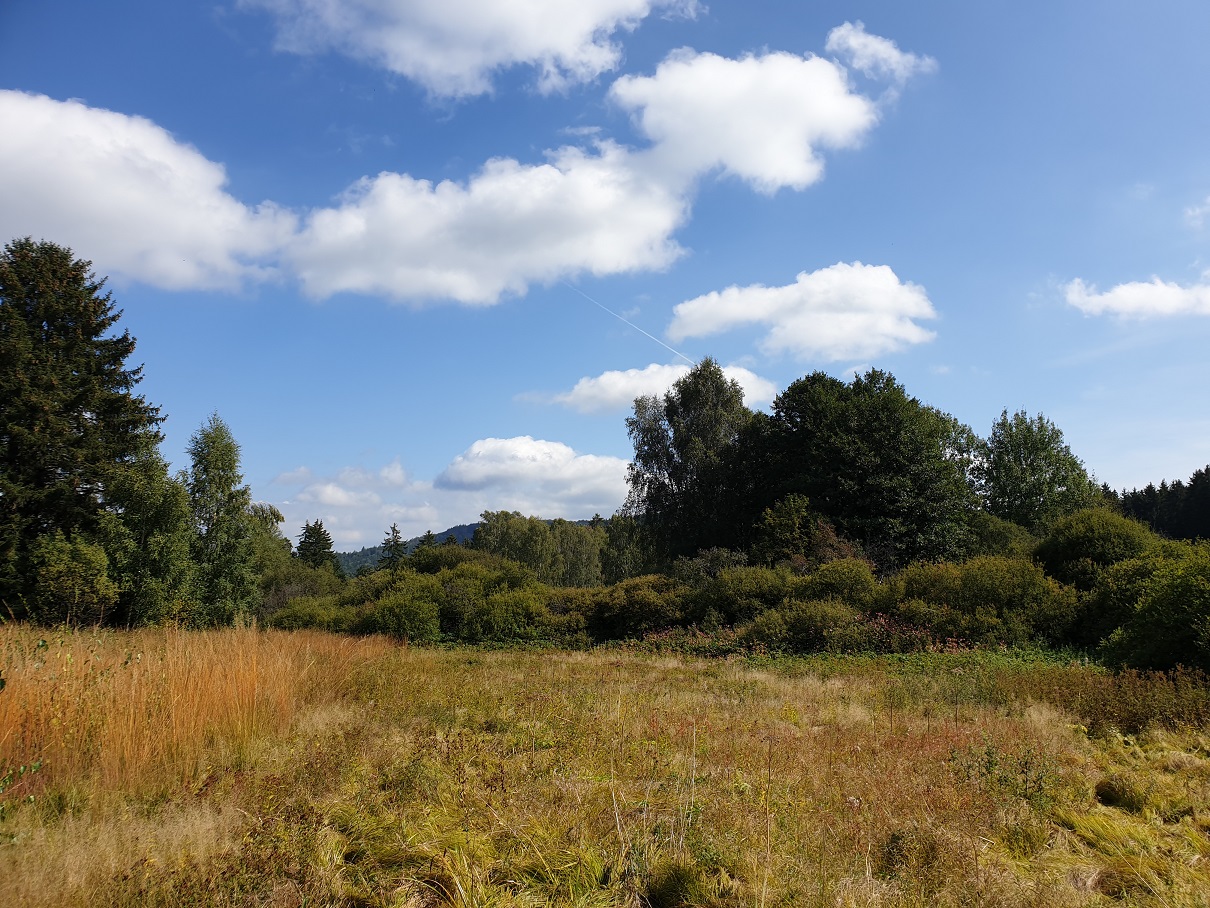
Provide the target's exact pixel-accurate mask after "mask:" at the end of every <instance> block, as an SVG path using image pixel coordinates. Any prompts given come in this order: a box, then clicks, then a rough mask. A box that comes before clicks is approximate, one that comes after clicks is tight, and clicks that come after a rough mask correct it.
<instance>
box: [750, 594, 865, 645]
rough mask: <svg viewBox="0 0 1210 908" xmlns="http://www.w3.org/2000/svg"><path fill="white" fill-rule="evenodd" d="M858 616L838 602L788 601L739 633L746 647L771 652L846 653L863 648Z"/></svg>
mask: <svg viewBox="0 0 1210 908" xmlns="http://www.w3.org/2000/svg"><path fill="white" fill-rule="evenodd" d="M861 623H862V621H861V613H860V612H859V611H858V610H857V609H855V608H853V607H852V606H851V605H848V604H847V603H844V602H841V601H840V600H838V599H814V600H810V601H801V600H797V599H788V600H786V601H785V602H784V603H782V605H781V607H780V608H777V609H771V610H769V611H767V612H765V613H763V614H761V615H759V616H758V617H757V618H756V619H755V620H753V621H752V622H751V623H749V624H748V625H747V626H746V627H745V628H743V630H741V631H740V639H741V640H742V641H743V642H744V643H745V644H747V645H749V646H760V647H763V648H765V649H768V650H771V651H773V652H787V653H816V652H825V651H828V652H849V651H852V650H859V649H862V648H864V647H863V645H862V644H863V643H864V635H863V633H862V629H861Z"/></svg>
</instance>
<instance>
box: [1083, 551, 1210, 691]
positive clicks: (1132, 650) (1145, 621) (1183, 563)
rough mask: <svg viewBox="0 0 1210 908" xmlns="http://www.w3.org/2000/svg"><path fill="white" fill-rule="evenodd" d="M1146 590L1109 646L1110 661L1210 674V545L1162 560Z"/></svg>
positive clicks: (1113, 634)
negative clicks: (1182, 555) (1179, 556)
mask: <svg viewBox="0 0 1210 908" xmlns="http://www.w3.org/2000/svg"><path fill="white" fill-rule="evenodd" d="M1141 587H1142V589H1141V594H1140V596H1139V599H1138V603H1137V604H1136V605H1135V607H1134V610H1133V612H1132V613H1131V614H1130V616H1129V618H1128V619H1127V620H1126V622H1125V623H1124V624H1123V625H1122V627H1120V628H1118V629H1117V630H1116V631H1114V632H1113V633H1112V634H1111V635H1110V637H1109V640H1108V641H1107V644H1106V652H1107V653H1108V654H1109V655H1110V657H1111V658H1112V659H1114V660H1115V661H1117V662H1119V663H1121V664H1123V665H1129V666H1132V667H1135V668H1143V669H1161V670H1164V669H1171V668H1175V667H1176V666H1178V665H1180V666H1184V667H1186V668H1195V669H1199V670H1201V671H1210V545H1207V544H1201V545H1198V546H1186V547H1185V555H1184V557H1183V558H1165V559H1163V560H1162V561H1160V562H1159V563H1158V564H1157V565H1156V566H1155V570H1154V572H1153V573H1152V575H1151V577H1150V578H1148V579H1147V580H1145V581H1143V582H1142V584H1141Z"/></svg>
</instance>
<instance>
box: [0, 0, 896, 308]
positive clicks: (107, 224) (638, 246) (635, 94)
mask: <svg viewBox="0 0 1210 908" xmlns="http://www.w3.org/2000/svg"><path fill="white" fill-rule="evenodd" d="M474 2H478V0H461V2H460V0H453V2H447V3H446V4H445V6H443V7H441V9H438V7H437V5H436V4H435V3H434V4H432V5H431V9H430V7H429V5H425V4H422V3H414V4H412V5H410V6H408V7H407V8H406V9H407V10H408V13H407V14H408V15H412V14H413V13H414V14H416V15H420V14H421V12H424V15H428V14H430V13H431V14H432V15H435V16H441V15H445V12H446V11H448V10H455V9H457V10H462V11H463V12H466V11H467V9H469V8H470V7H469V4H472V3H474ZM544 2H547V0H542V2H538V0H530V3H529V5H528V6H525V4H521V6H524V8H525V9H526V10H530V12H533V11H534V10H538V9H541V8H544V7H543V6H542V3H544ZM426 3H427V0H426ZM610 3H612V4H614V5H613V6H610V5H609V4H610ZM624 3H630V4H632V7H633V8H634V9H636V10H639V11H640V12H641V14H642V15H647V13H648V12H650V11H651V10H652V9H654V8H656V7H660V8H662V9H666V10H689V11H692V10H694V9H696V4H695V3H694V2H691V0H667V2H663V0H586V2H585V3H582V4H562V3H561V4H560V8H562V7H567V8H568V9H569V10H570V9H572V8H573V7H574V8H577V9H579V8H581V7H586V8H591V10H595V12H592V13H591V14H592V15H594V16H597V17H598V18H599V17H600V16H601V15H604V13H602V10H606V9H610V10H614V12H617V11H618V10H620V9H622V4H624ZM514 6H516V5H515V4H514V5H510V4H503V5H501V4H495V5H494V6H492V7H491V8H490V9H489V10H488V11H487V12H485V13H484V16H485V17H486V18H487V19H491V18H492V17H493V16H495V17H497V18H500V17H503V18H505V19H507V18H509V17H510V16H514V15H518V16H522V18H524V16H523V15H522V14H521V13H519V12H517V11H516V10H513V12H507V11H506V12H500V11H499V10H512V9H513V7H514ZM531 7H532V9H531ZM274 9H277V10H278V11H279V12H282V13H283V15H284V14H285V12H283V11H289V10H293V13H291V15H295V14H297V15H299V16H302V15H303V14H304V13H305V14H306V15H308V16H309V15H312V14H315V15H320V13H322V16H326V17H336V18H337V19H339V20H341V21H344V19H345V18H348V17H352V19H355V20H357V21H362V19H359V18H358V17H362V18H363V19H364V17H366V16H368V15H369V13H368V12H367V11H369V10H372V9H375V10H379V11H380V12H381V13H382V15H384V16H387V17H388V18H389V17H390V16H392V15H396V14H399V15H403V14H402V13H399V10H402V9H404V6H402V5H398V4H397V5H391V4H390V3H387V2H386V0H373V2H371V0H364V2H362V0H358V2H357V3H346V4H340V3H336V2H334V0H307V2H306V3H293V4H290V3H286V2H284V0H283V2H281V3H277V4H276V5H274ZM518 9H520V6H519V7H518ZM591 10H590V12H591ZM418 11H421V12H418ZM425 11H427V12H425ZM434 11H435V12H434ZM638 14H639V13H637V12H636V13H635V15H638ZM525 15H528V13H527V14H525ZM559 15H563V13H559ZM566 15H568V16H573V17H574V16H576V15H580V13H573V12H568V13H567V14H566ZM611 15H612V14H611ZM619 15H621V14H620V13H619ZM623 18H624V17H623ZM606 19H607V20H608V21H610V22H613V21H615V20H614V19H608V17H606ZM324 21H326V19H325V20H324ZM350 21H352V20H350ZM367 21H368V20H367ZM560 21H561V20H559V19H558V16H556V17H555V20H553V22H552V24H551V25H550V28H551V29H552V30H554V31H558V29H559V28H561V27H562V26H561V25H560ZM594 21H595V20H594ZM601 21H606V20H601ZM616 21H619V22H620V21H622V20H621V19H617V20H616ZM350 27H352V26H350ZM337 31H339V29H337ZM594 34H595V32H594ZM863 34H864V33H863ZM873 37H874V36H866V38H869V39H873ZM878 40H882V39H878ZM612 96H613V97H614V98H615V99H616V101H617V102H618V103H619V104H621V105H622V106H624V107H625V108H626V109H627V110H629V111H630V112H631V113H632V114H633V115H634V117H635V118H636V121H637V122H638V123H639V126H640V128H641V130H642V131H643V132H644V133H645V134H646V135H647V137H648V138H649V139H650V140H651V143H652V144H651V146H650V147H648V148H645V149H641V150H634V149H630V148H626V147H623V146H621V145H618V144H616V143H613V142H610V141H605V140H600V141H595V140H594V141H592V145H591V148H580V147H570V146H568V147H563V148H560V149H557V150H555V151H551V152H548V155H547V161H546V162H545V163H541V164H525V163H522V162H519V161H517V160H513V159H506V158H498V159H493V160H490V161H488V162H487V163H486V164H484V165H483V167H482V168H481V169H480V170H479V171H478V172H476V173H475V174H473V175H472V176H471V177H469V178H468V179H466V180H464V181H452V180H446V181H443V182H440V183H433V182H430V181H427V180H423V179H418V178H416V177H413V176H410V175H408V174H406V173H391V172H383V173H380V174H378V175H377V176H367V177H365V178H363V179H361V180H359V181H357V182H356V183H354V184H352V185H351V186H350V187H349V188H348V190H347V191H346V192H345V193H344V194H343V195H342V196H341V197H340V198H339V199H338V200H337V201H336V202H335V203H334V204H333V205H331V206H327V207H319V208H316V209H314V210H312V211H310V212H309V213H307V214H306V215H305V217H303V218H302V220H301V225H300V218H299V217H298V215H296V214H295V213H293V212H290V211H286V210H284V209H281V208H279V207H277V206H275V205H273V204H271V203H264V204H262V205H260V206H259V207H256V208H252V207H249V206H247V205H245V204H243V203H242V202H240V201H239V200H237V199H235V198H234V197H233V196H231V195H230V194H229V193H228V192H227V191H226V188H225V187H226V184H227V179H226V173H225V171H224V169H223V166H222V165H221V164H218V163H215V162H213V161H210V160H208V159H206V158H205V157H204V156H203V155H202V154H201V153H200V152H198V151H197V150H196V149H194V148H192V147H191V146H188V145H186V144H183V143H181V142H179V141H177V140H176V139H175V138H173V136H172V135H170V134H169V133H168V132H167V131H165V130H164V129H162V128H161V127H159V126H157V125H156V124H154V123H152V122H150V121H148V120H145V119H142V118H139V117H132V116H126V115H124V114H120V113H114V112H111V111H107V110H99V109H94V108H89V107H87V106H85V105H84V104H82V103H80V102H77V101H66V102H61V101H55V100H52V99H50V98H46V97H43V96H39V95H28V94H23V93H21V92H12V91H3V92H0V122H3V123H4V124H5V126H6V127H7V128H5V129H3V130H0V198H3V199H4V205H3V207H0V230H3V231H5V232H6V233H7V234H8V235H9V236H23V235H27V234H29V235H37V236H40V237H47V238H53V239H54V240H55V241H56V242H62V243H64V244H66V245H69V246H71V247H72V248H73V249H74V250H75V251H76V252H77V253H78V254H80V255H82V256H84V257H86V258H89V259H92V260H93V261H94V262H95V263H96V266H97V268H98V270H99V272H101V273H109V274H115V275H122V276H126V277H129V278H132V279H135V280H139V281H143V282H145V283H148V284H151V285H154V286H158V287H164V288H169V289H198V288H226V289H234V288H237V287H239V286H240V285H241V284H243V283H245V282H247V281H250V280H259V279H265V278H269V277H275V276H276V275H277V274H278V269H279V268H280V269H281V273H282V274H284V275H287V276H290V277H294V278H296V279H297V280H298V281H299V282H300V283H301V284H302V287H303V290H304V291H305V292H306V293H307V294H308V295H310V296H312V297H315V298H324V297H328V296H332V295H333V294H337V293H343V292H349V293H361V294H371V295H379V296H384V297H387V298H391V299H396V300H402V301H413V302H419V301H429V300H452V301H457V302H462V303H466V304H471V305H490V304H493V303H496V302H498V301H499V300H500V298H501V297H503V296H506V295H509V294H523V293H525V292H526V290H527V289H528V288H529V286H530V285H531V284H533V283H550V282H552V281H555V280H558V279H560V278H567V277H573V276H575V275H579V274H585V273H587V274H592V275H597V276H604V275H613V274H623V273H633V272H637V271H651V270H658V269H662V268H665V267H667V266H669V265H670V264H671V263H672V262H673V261H675V260H676V259H677V258H678V257H679V256H680V255H682V253H683V251H684V250H682V248H681V247H680V246H679V245H678V244H677V242H676V241H675V239H674V238H673V236H674V233H675V232H676V231H677V230H678V229H679V228H680V227H681V226H682V225H683V224H684V223H685V221H686V220H687V219H688V217H689V212H690V206H691V203H692V198H693V193H694V188H695V182H696V180H697V178H698V177H700V176H702V175H703V174H705V173H708V172H710V171H711V170H715V169H719V168H721V169H722V170H724V171H725V172H728V173H731V174H734V175H737V176H739V177H740V178H742V179H744V180H746V181H748V182H750V183H751V184H753V185H754V186H756V187H757V188H758V189H760V190H762V191H767V192H772V191H774V190H776V189H778V188H780V187H795V188H802V187H805V186H807V185H809V184H811V183H812V182H814V181H816V180H818V179H819V178H820V176H821V174H822V168H823V163H822V160H821V158H820V156H819V152H820V150H821V149H831V148H842V147H848V146H851V145H854V144H857V143H858V142H859V141H860V140H861V139H862V137H863V136H864V135H865V134H866V133H867V132H868V130H869V129H870V128H872V126H873V125H874V123H875V121H876V107H875V105H874V104H873V102H871V101H870V100H869V99H867V98H865V97H863V96H862V95H860V94H856V93H854V92H853V91H852V90H850V88H849V86H848V85H847V82H846V74H845V70H844V69H843V68H842V67H841V66H839V65H838V64H836V63H834V62H832V61H828V60H824V59H821V58H817V57H805V58H804V57H797V56H794V55H792V54H784V53H771V54H765V55H763V56H759V57H758V56H751V57H746V58H744V59H742V60H728V59H725V58H723V57H719V56H716V55H713V54H696V53H694V52H692V51H683V52H678V53H675V54H673V55H671V56H669V57H668V58H667V59H666V60H665V61H664V62H663V63H662V64H660V66H659V67H658V68H657V70H656V72H655V74H654V75H652V76H649V77H634V76H632V77H626V78H623V79H620V80H618V82H617V83H616V84H615V86H614V88H613V91H612Z"/></svg>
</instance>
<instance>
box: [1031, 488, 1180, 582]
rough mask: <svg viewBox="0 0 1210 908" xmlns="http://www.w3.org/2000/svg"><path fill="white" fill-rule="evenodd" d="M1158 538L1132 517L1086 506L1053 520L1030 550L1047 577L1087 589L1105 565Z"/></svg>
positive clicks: (1141, 551)
mask: <svg viewBox="0 0 1210 908" xmlns="http://www.w3.org/2000/svg"><path fill="white" fill-rule="evenodd" d="M1159 542H1160V539H1159V537H1158V536H1156V535H1155V534H1154V533H1152V532H1151V530H1149V529H1148V528H1147V527H1145V526H1144V525H1143V524H1141V523H1139V522H1137V521H1135V520H1130V519H1129V518H1127V517H1123V516H1121V515H1120V514H1115V513H1114V512H1113V511H1110V510H1107V509H1105V508H1088V509H1086V510H1083V511H1077V512H1076V513H1074V514H1072V515H1070V516H1068V517H1064V518H1063V519H1061V520H1059V521H1057V522H1056V523H1055V525H1054V526H1053V527H1052V528H1051V530H1050V532H1049V533H1048V534H1047V535H1046V538H1044V539H1043V540H1042V541H1041V542H1040V543H1038V547H1037V549H1036V550H1035V553H1034V554H1035V556H1036V557H1037V559H1038V560H1039V561H1040V562H1041V563H1042V566H1043V568H1045V569H1046V573H1048V574H1049V575H1050V576H1051V577H1054V578H1055V579H1056V580H1058V581H1060V582H1062V583H1067V584H1071V585H1072V586H1075V587H1076V588H1078V589H1080V590H1084V591H1088V590H1091V589H1092V588H1093V586H1095V584H1096V582H1097V578H1098V577H1099V576H1100V573H1101V571H1103V570H1104V569H1105V568H1107V567H1109V566H1110V565H1113V564H1117V563H1118V562H1119V561H1125V560H1127V559H1128V558H1137V557H1139V556H1140V555H1142V554H1144V553H1145V552H1147V551H1148V550H1149V549H1152V548H1155V546H1156V545H1158V544H1159Z"/></svg>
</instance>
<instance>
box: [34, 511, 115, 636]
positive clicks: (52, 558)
mask: <svg viewBox="0 0 1210 908" xmlns="http://www.w3.org/2000/svg"><path fill="white" fill-rule="evenodd" d="M30 563H31V566H32V568H33V571H32V573H33V576H34V578H35V585H34V594H33V602H32V603H31V607H30V616H31V617H32V618H33V619H34V620H35V621H38V622H41V623H42V624H72V625H78V624H100V623H101V622H103V621H104V620H105V614H106V612H112V611H113V608H114V606H116V605H117V604H118V586H117V584H116V583H114V582H113V581H112V580H110V579H109V557H108V556H107V555H106V554H105V550H104V549H102V548H101V547H100V546H99V545H93V544H92V543H89V542H84V541H83V540H79V539H69V538H68V537H66V536H64V535H63V534H62V533H59V532H56V533H55V534H54V535H53V536H43V537H41V538H40V539H39V540H38V541H37V543H36V544H35V545H34V547H33V551H32V552H31V553H30Z"/></svg>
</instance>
